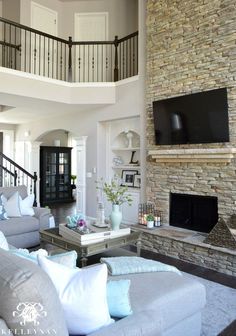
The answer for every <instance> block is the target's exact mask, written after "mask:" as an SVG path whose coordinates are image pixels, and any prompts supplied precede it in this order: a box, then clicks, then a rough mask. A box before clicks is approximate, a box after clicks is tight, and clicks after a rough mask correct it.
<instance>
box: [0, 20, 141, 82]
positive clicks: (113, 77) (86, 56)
mask: <svg viewBox="0 0 236 336" xmlns="http://www.w3.org/2000/svg"><path fill="white" fill-rule="evenodd" d="M0 65H1V66H3V67H6V68H10V69H15V70H19V71H24V72H28V73H31V74H36V75H40V76H45V77H48V78H54V79H59V80H63V81H68V82H113V81H118V80H121V79H125V78H128V77H132V76H135V75H137V74H138V32H135V33H133V34H130V35H128V36H126V37H124V38H122V39H119V38H118V36H116V37H115V39H114V41H83V42H75V41H72V38H71V37H69V39H68V41H67V40H64V39H61V38H58V37H55V36H52V35H49V34H47V33H44V32H41V31H38V30H36V29H32V28H29V27H27V26H23V25H21V24H18V23H15V22H12V21H9V20H6V19H3V18H0Z"/></svg>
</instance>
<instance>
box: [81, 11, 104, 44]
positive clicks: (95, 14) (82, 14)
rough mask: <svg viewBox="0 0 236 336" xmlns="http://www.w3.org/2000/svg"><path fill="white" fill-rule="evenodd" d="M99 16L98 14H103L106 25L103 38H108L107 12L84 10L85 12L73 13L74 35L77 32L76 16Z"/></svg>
mask: <svg viewBox="0 0 236 336" xmlns="http://www.w3.org/2000/svg"><path fill="white" fill-rule="evenodd" d="M91 15H94V16H99V15H103V16H104V17H105V22H106V27H105V29H106V30H105V35H106V37H105V40H106V41H107V40H108V31H109V30H108V27H109V26H108V25H109V13H108V12H86V13H75V14H74V36H75V37H76V32H77V28H78V27H77V22H78V21H77V18H79V17H83V16H91Z"/></svg>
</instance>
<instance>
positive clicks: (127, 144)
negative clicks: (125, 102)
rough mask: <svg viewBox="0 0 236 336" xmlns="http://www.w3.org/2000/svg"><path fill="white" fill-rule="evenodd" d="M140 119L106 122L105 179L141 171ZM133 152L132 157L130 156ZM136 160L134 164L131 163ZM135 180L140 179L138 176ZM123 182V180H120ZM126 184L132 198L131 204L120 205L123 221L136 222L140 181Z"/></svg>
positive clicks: (136, 173) (107, 205) (108, 210)
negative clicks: (133, 184) (131, 184)
mask: <svg viewBox="0 0 236 336" xmlns="http://www.w3.org/2000/svg"><path fill="white" fill-rule="evenodd" d="M139 123H140V119H139V117H134V118H127V119H122V120H115V121H109V122H107V123H106V149H107V150H106V154H107V156H106V157H107V161H106V162H107V167H106V171H107V174H106V177H105V178H106V179H107V180H111V179H113V178H114V177H116V176H117V177H119V178H120V179H122V173H123V174H126V173H127V171H128V172H129V171H130V172H131V175H132V174H135V175H140V173H141V163H140V124H139ZM132 153H133V157H132ZM131 158H132V162H136V161H137V162H136V163H135V164H132V163H131ZM136 181H141V180H140V178H139V179H136ZM122 183H123V181H122ZM135 185H136V187H134V186H132V187H131V186H128V193H129V194H131V197H132V199H133V202H132V206H128V205H127V204H123V205H122V213H123V222H125V223H127V224H135V223H137V222H138V205H139V203H140V183H137V184H135ZM109 207H110V205H109V204H106V209H105V213H106V215H109V213H110V208H109Z"/></svg>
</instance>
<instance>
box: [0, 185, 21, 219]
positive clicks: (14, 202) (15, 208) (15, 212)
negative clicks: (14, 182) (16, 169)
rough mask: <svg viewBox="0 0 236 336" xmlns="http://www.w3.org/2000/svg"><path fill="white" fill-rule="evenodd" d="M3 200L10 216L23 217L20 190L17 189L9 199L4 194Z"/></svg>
mask: <svg viewBox="0 0 236 336" xmlns="http://www.w3.org/2000/svg"><path fill="white" fill-rule="evenodd" d="M2 202H3V205H4V207H5V210H6V213H7V216H8V217H21V212H20V204H19V192H18V191H16V192H15V193H14V194H13V195H12V196H11V197H10V198H9V199H7V198H6V197H5V196H4V195H2Z"/></svg>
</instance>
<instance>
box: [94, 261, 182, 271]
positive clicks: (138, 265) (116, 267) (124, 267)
mask: <svg viewBox="0 0 236 336" xmlns="http://www.w3.org/2000/svg"><path fill="white" fill-rule="evenodd" d="M100 261H101V263H105V264H106V265H107V268H108V272H109V274H110V275H122V274H131V273H145V272H175V273H177V274H179V275H182V274H181V272H180V271H179V270H178V269H177V268H176V267H174V266H170V265H166V264H163V263H161V262H159V261H155V260H150V259H144V258H141V257H110V258H101V259H100Z"/></svg>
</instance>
